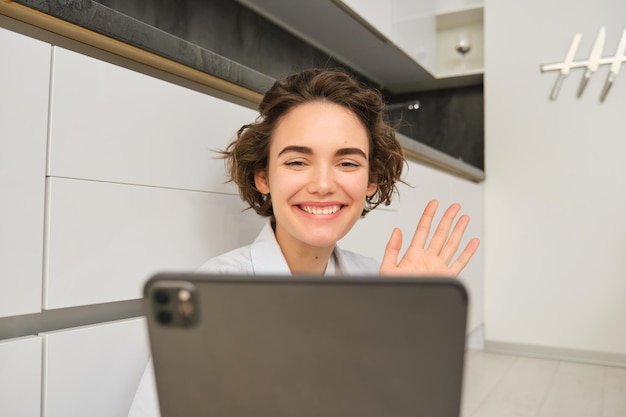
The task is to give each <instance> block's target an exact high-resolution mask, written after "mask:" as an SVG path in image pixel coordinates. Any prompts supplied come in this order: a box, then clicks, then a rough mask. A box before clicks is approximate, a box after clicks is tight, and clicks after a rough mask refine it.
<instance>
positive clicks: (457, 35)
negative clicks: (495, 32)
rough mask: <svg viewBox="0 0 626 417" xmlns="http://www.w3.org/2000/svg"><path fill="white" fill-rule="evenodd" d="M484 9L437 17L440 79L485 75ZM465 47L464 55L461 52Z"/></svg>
mask: <svg viewBox="0 0 626 417" xmlns="http://www.w3.org/2000/svg"><path fill="white" fill-rule="evenodd" d="M483 13H484V8H483V7H482V5H478V6H474V7H467V8H461V9H446V10H444V11H439V12H438V13H437V18H436V21H437V41H436V43H437V64H436V68H437V75H438V76H439V77H440V78H449V77H455V76H464V75H471V74H482V73H483V72H484V62H485V58H484V49H485V48H484V44H485V40H484V28H483V26H484V23H483V21H484V19H483ZM460 46H465V47H466V48H469V50H468V52H466V53H464V54H461V53H460V52H459V50H458V49H457V48H459V47H460Z"/></svg>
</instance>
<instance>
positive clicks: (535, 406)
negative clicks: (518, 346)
mask: <svg viewBox="0 0 626 417" xmlns="http://www.w3.org/2000/svg"><path fill="white" fill-rule="evenodd" d="M557 367H558V364H557V363H556V362H554V361H548V360H541V359H533V358H524V357H520V358H517V359H516V360H515V362H514V363H513V365H512V366H511V368H510V369H509V370H508V372H507V373H506V374H505V375H504V376H503V378H502V379H501V380H500V381H499V382H498V384H497V385H496V386H495V387H494V389H492V390H491V392H490V393H489V395H488V396H487V397H486V398H485V399H484V400H483V401H482V402H481V404H480V406H479V407H478V409H476V411H474V412H473V413H472V414H471V417H502V416H507V417H526V416H535V415H536V414H537V412H538V411H539V409H540V408H541V405H542V403H543V401H544V399H545V397H546V393H547V392H548V389H549V388H550V385H551V383H552V380H553V379H554V376H555V374H556V370H557Z"/></svg>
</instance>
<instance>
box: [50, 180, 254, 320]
mask: <svg viewBox="0 0 626 417" xmlns="http://www.w3.org/2000/svg"><path fill="white" fill-rule="evenodd" d="M48 188H49V189H48V191H49V203H48V212H47V219H48V220H47V224H48V230H47V242H46V248H47V249H46V265H45V293H44V308H45V309H54V308H62V307H70V306H77V305H85V304H97V303H105V302H112V301H120V300H125V299H134V298H139V297H141V296H142V294H143V293H142V288H143V284H144V282H145V280H146V279H147V278H148V277H149V276H150V275H151V274H153V273H155V272H157V271H159V270H195V269H196V268H198V267H199V266H200V265H202V264H203V263H204V262H205V261H206V260H208V259H209V258H211V257H213V256H216V255H218V254H220V253H222V252H225V251H227V250H230V249H234V248H236V247H238V246H241V245H243V244H248V243H250V242H252V241H253V240H254V238H255V237H256V235H257V233H258V232H259V230H260V229H261V226H262V223H263V220H262V219H261V218H260V217H259V216H258V215H257V214H256V213H254V212H253V211H250V210H248V211H245V212H242V210H243V208H244V205H243V203H242V202H241V200H240V198H239V196H233V195H225V194H213V193H206V192H198V191H187V190H176V189H168V188H157V187H146V186H136V185H125V184H114V183H105V182H98V181H85V180H72V179H64V178H50V179H49V184H48Z"/></svg>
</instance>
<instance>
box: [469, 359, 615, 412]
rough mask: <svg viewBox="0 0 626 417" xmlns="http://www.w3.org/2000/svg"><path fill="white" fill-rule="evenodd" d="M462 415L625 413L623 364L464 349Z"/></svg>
mask: <svg viewBox="0 0 626 417" xmlns="http://www.w3.org/2000/svg"><path fill="white" fill-rule="evenodd" d="M461 415H462V417H626V368H619V367H607V366H602V365H590V364H582V363H574V362H564V361H558V360H548V359H536V358H529V357H524V356H514V355H501V354H494V353H489V352H483V351H474V350H469V351H468V352H467V355H466V361H465V380H464V387H463V401H462V413H461Z"/></svg>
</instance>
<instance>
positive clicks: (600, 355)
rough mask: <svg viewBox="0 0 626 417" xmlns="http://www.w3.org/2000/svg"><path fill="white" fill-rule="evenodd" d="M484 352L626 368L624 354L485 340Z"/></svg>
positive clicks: (625, 356)
mask: <svg viewBox="0 0 626 417" xmlns="http://www.w3.org/2000/svg"><path fill="white" fill-rule="evenodd" d="M483 350H484V351H485V352H491V353H501V354H505V355H520V356H530V357H535V358H541V359H552V360H560V361H568V362H582V363H589V364H593V365H604V366H616V367H626V354H620V353H608V352H595V351H586V350H578V349H568V348H557V347H549V346H535V345H524V344H519V343H508V342H498V341H493V340H485V341H484V348H483Z"/></svg>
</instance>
